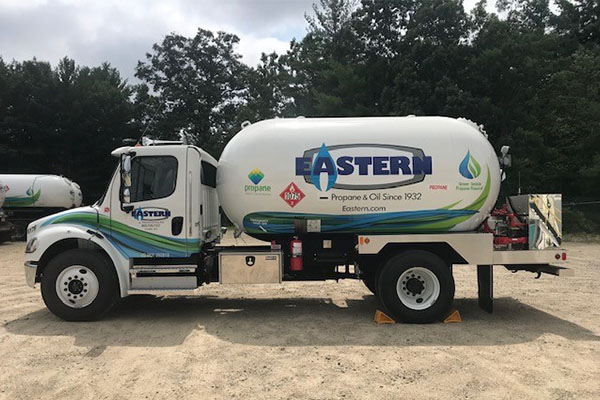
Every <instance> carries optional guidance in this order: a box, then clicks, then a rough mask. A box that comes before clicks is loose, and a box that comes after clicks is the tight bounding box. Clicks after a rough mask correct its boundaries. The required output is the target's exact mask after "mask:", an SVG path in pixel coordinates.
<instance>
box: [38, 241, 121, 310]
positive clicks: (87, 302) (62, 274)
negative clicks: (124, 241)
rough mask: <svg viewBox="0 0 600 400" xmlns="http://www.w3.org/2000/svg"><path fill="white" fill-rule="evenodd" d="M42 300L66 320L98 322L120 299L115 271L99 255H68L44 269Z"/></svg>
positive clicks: (81, 252) (85, 252)
mask: <svg viewBox="0 0 600 400" xmlns="http://www.w3.org/2000/svg"><path fill="white" fill-rule="evenodd" d="M42 298H43V299H44V303H46V306H47V307H48V309H49V310H50V311H51V312H52V313H53V314H54V315H56V316H57V317H59V318H62V319H64V320H67V321H90V320H95V319H98V318H100V317H101V316H102V315H103V314H104V313H106V312H107V311H108V310H109V309H110V307H111V306H112V305H113V304H114V302H115V301H116V300H117V298H118V282H117V277H116V274H115V271H114V268H113V267H112V265H110V262H109V261H108V260H106V258H105V257H103V256H102V255H101V254H99V253H97V252H94V251H90V250H83V249H73V250H69V251H66V252H65V253H62V254H59V255H58V256H56V257H55V258H53V259H52V260H51V261H50V262H49V263H48V265H47V266H46V268H45V269H44V272H43V275H42Z"/></svg>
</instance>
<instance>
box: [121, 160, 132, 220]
mask: <svg viewBox="0 0 600 400" xmlns="http://www.w3.org/2000/svg"><path fill="white" fill-rule="evenodd" d="M120 194H121V196H120V198H121V210H123V211H127V210H126V208H129V207H124V205H125V204H129V203H131V155H130V154H123V155H121V190H120Z"/></svg>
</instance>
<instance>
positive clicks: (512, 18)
mask: <svg viewBox="0 0 600 400" xmlns="http://www.w3.org/2000/svg"><path fill="white" fill-rule="evenodd" d="M495 6H496V11H495V12H488V11H487V9H488V7H487V3H486V1H485V0H481V1H480V2H479V3H477V4H476V6H475V7H474V8H473V9H472V10H465V9H464V6H463V3H462V1H461V0H386V1H380V0H362V1H361V2H360V3H358V2H356V1H354V0H320V2H319V3H317V4H315V5H314V13H311V14H312V15H311V16H308V15H307V16H306V20H307V34H306V36H305V37H304V38H302V39H300V40H296V39H294V40H292V41H291V43H290V47H289V50H288V51H286V52H285V53H284V54H276V53H272V54H263V55H262V58H261V60H260V62H259V64H258V65H257V66H254V67H251V66H248V65H245V64H244V63H242V62H241V55H240V54H239V53H238V52H237V50H236V45H237V44H238V42H239V38H238V37H237V36H236V35H233V34H230V33H226V32H211V31H208V30H205V29H201V28H200V29H198V31H197V33H196V35H195V36H193V37H185V36H182V35H179V34H176V33H172V34H169V35H166V36H165V37H164V39H163V40H162V41H161V42H159V43H156V44H154V45H153V46H152V49H149V52H148V53H147V54H146V56H145V58H144V59H143V60H141V61H139V62H138V64H137V67H136V72H135V76H136V77H137V78H138V79H139V81H140V83H136V84H130V83H128V82H127V80H125V79H124V78H123V77H122V76H121V75H120V73H119V71H117V70H116V69H115V68H113V67H111V66H110V64H108V63H105V64H102V65H101V66H97V67H86V66H80V65H77V64H76V63H75V61H74V60H71V59H69V58H64V59H62V60H61V61H60V62H59V63H58V65H56V66H55V67H52V66H51V65H50V64H49V63H47V62H43V61H38V60H36V59H33V60H29V61H23V62H17V61H12V62H7V61H4V60H2V59H1V58H0V155H2V157H1V158H0V171H2V172H5V173H9V172H14V173H26V172H35V173H56V174H63V175H65V176H67V177H69V178H72V179H74V180H75V181H77V182H78V183H79V184H80V185H81V186H82V188H83V192H84V196H85V197H86V200H87V202H88V203H90V202H91V201H93V200H94V199H95V198H97V197H99V196H100V195H101V193H102V191H103V190H104V187H105V185H106V182H107V180H108V178H109V176H110V174H111V173H112V169H113V166H114V165H115V163H116V160H114V159H111V157H109V153H110V151H111V150H112V149H114V148H115V147H118V146H120V145H121V144H122V140H123V139H124V138H137V137H139V136H140V135H141V134H142V132H146V134H147V135H149V136H152V137H158V138H170V139H173V138H179V137H185V138H186V139H187V140H188V142H190V143H194V144H197V145H198V146H201V147H203V148H204V149H205V150H207V151H208V152H209V153H211V154H213V155H214V156H215V157H217V158H218V156H219V155H220V152H221V151H222V149H223V147H224V146H225V145H226V143H227V142H228V140H229V139H230V138H231V137H232V136H233V135H234V134H235V133H236V132H237V131H239V129H240V128H239V127H240V124H241V123H242V122H243V121H245V120H249V121H251V122H254V121H258V120H261V119H265V118H272V117H296V116H299V115H303V116H307V117H308V116H373V115H377V116H387V115H409V114H414V115H445V116H451V117H465V118H468V119H471V120H473V121H476V122H477V123H479V124H483V125H484V126H485V129H486V131H487V133H488V135H489V139H490V141H491V143H492V144H493V145H494V147H495V148H496V150H499V148H500V146H501V145H504V144H507V145H510V146H511V149H512V151H511V152H512V154H513V160H514V161H513V167H512V169H511V170H510V171H509V173H508V178H507V181H506V182H505V185H503V188H504V189H503V190H504V191H505V192H506V193H516V192H517V190H518V188H519V187H521V190H522V192H523V193H535V192H541V193H551V192H558V193H563V201H564V202H566V203H573V202H581V201H594V200H600V4H599V2H598V0H556V1H554V2H553V3H552V4H550V3H549V1H548V0H498V1H497V3H496V5H495ZM597 206H598V205H595V206H591V207H585V206H583V207H572V208H567V209H566V210H565V211H566V213H567V216H568V218H567V221H565V223H567V224H570V226H569V229H571V230H593V229H595V228H597V227H598V223H599V222H600V213H599V212H597V211H595V209H596V208H597ZM582 212H583V213H582Z"/></svg>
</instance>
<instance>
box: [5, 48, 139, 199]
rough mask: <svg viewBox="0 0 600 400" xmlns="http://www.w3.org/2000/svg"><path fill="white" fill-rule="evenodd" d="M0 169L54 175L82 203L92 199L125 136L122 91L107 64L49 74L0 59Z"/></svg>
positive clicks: (65, 65) (127, 107) (67, 66)
mask: <svg viewBox="0 0 600 400" xmlns="http://www.w3.org/2000/svg"><path fill="white" fill-rule="evenodd" d="M0 83H1V84H0V154H2V157H0V171H2V172H3V173H40V174H48V173H51V174H60V175H64V176H67V177H69V178H71V179H73V180H75V181H76V182H78V183H79V184H80V185H81V186H82V188H83V193H84V196H85V200H86V202H87V203H91V202H93V201H95V200H96V199H97V198H99V197H100V195H101V194H102V192H103V191H104V188H105V187H106V183H107V182H108V179H109V177H110V175H111V174H112V172H113V168H114V160H113V159H112V157H110V152H111V151H112V150H113V149H114V148H115V147H118V146H120V145H121V140H122V138H124V137H128V136H131V135H132V126H131V125H130V120H131V119H132V117H133V113H132V111H133V109H132V105H131V103H130V100H129V96H130V90H129V88H128V87H127V85H126V82H125V81H124V80H123V79H122V78H121V77H120V75H119V72H118V71H117V70H116V69H114V68H112V67H111V66H110V65H108V64H103V65H101V66H100V67H94V68H88V67H79V66H77V65H76V64H75V62H74V61H73V60H70V59H68V58H64V59H62V60H61V61H60V62H59V64H58V66H57V67H56V68H52V67H51V66H50V64H48V63H46V62H39V61H37V60H35V59H34V60H32V61H25V62H22V63H21V62H16V61H13V62H12V63H10V64H6V63H4V62H3V61H2V60H1V59H0Z"/></svg>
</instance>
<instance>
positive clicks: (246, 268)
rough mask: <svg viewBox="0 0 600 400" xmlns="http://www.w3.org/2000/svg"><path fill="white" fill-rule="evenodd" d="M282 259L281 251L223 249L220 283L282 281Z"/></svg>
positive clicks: (220, 254)
mask: <svg viewBox="0 0 600 400" xmlns="http://www.w3.org/2000/svg"><path fill="white" fill-rule="evenodd" d="M282 260H283V254H282V252H281V251H272V250H244V249H240V250H231V251H222V252H220V253H219V283H227V284H252V283H281V278H282V272H283V263H282Z"/></svg>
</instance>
